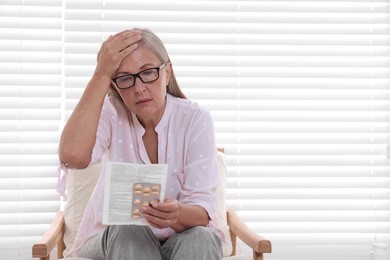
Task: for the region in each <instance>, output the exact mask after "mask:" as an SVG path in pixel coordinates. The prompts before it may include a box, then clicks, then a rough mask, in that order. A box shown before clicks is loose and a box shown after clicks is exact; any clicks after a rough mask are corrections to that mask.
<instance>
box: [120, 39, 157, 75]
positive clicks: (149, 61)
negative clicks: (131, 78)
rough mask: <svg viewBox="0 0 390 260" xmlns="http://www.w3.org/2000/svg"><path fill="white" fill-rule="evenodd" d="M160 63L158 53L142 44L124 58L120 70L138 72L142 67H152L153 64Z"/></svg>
mask: <svg viewBox="0 0 390 260" xmlns="http://www.w3.org/2000/svg"><path fill="white" fill-rule="evenodd" d="M159 63H160V61H159V59H158V58H157V56H156V54H154V52H153V51H151V50H149V49H148V48H146V47H144V46H142V45H141V46H139V47H138V48H137V49H135V50H134V51H133V52H132V53H130V54H129V55H127V57H126V58H124V59H123V61H122V62H121V64H120V66H119V69H118V72H122V71H126V72H133V73H136V72H138V71H140V70H142V69H145V68H147V67H150V66H151V65H152V66H159V65H160V64H159Z"/></svg>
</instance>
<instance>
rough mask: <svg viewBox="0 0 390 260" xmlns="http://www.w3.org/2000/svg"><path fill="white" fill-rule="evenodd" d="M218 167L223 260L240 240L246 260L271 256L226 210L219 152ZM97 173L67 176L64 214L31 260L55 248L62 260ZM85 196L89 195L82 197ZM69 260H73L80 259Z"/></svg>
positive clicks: (266, 242) (45, 259)
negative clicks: (246, 248)
mask: <svg viewBox="0 0 390 260" xmlns="http://www.w3.org/2000/svg"><path fill="white" fill-rule="evenodd" d="M218 165H219V169H220V174H221V180H222V181H221V183H220V185H219V186H220V187H218V189H217V193H218V204H219V205H218V208H219V209H218V211H219V215H220V218H222V220H223V221H224V222H225V223H226V224H227V225H226V228H225V230H223V231H225V237H226V238H227V239H226V240H227V241H226V242H225V244H224V255H225V258H224V259H229V258H234V256H235V255H236V253H237V238H239V239H240V240H241V241H242V242H244V243H245V244H246V245H248V246H249V247H250V248H251V249H252V251H253V256H251V257H250V258H249V259H255V260H263V259H264V256H263V254H264V253H271V242H270V241H269V240H267V239H265V238H263V237H261V236H260V235H258V234H257V233H255V232H254V231H253V230H251V229H249V227H248V226H247V225H246V224H245V223H244V222H243V221H242V220H241V219H240V218H239V216H238V215H237V214H236V212H235V211H234V210H232V209H226V205H225V185H226V182H225V181H226V164H225V159H224V155H223V153H221V152H218ZM99 173H100V165H97V166H93V167H90V168H87V169H84V170H75V171H70V172H69V176H68V181H67V187H68V195H67V196H68V198H67V199H68V201H67V206H66V209H65V211H64V212H62V211H59V212H58V213H57V215H56V216H55V218H54V220H53V221H52V223H51V226H50V227H49V229H48V230H47V231H46V232H45V234H44V235H43V237H42V238H41V240H40V241H38V242H37V243H35V244H34V245H33V247H32V256H33V258H39V259H41V260H49V259H50V253H51V252H52V251H53V249H55V248H56V247H57V258H58V259H61V258H62V257H63V252H64V250H65V249H66V248H69V247H70V246H71V244H72V243H73V240H74V237H75V235H76V233H77V229H78V225H79V224H80V221H81V218H82V214H83V211H84V208H85V206H86V203H87V200H88V198H89V195H90V194H91V193H92V190H93V187H94V185H91V182H92V184H96V181H97V177H98V176H99ZM93 182H94V183H93ZM91 187H92V188H91ZM80 193H82V195H80ZM86 194H88V195H87V196H85V195H86ZM75 209H76V211H75ZM74 212H76V213H75V214H74ZM69 213H70V214H69ZM217 215H218V212H217ZM220 220H221V219H220ZM72 259H74V260H76V259H81V258H72ZM240 259H241V258H240Z"/></svg>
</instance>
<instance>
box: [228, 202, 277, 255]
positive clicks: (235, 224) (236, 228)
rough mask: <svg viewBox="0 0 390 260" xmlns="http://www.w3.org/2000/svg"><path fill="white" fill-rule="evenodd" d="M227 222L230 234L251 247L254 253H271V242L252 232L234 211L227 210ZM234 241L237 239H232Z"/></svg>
mask: <svg viewBox="0 0 390 260" xmlns="http://www.w3.org/2000/svg"><path fill="white" fill-rule="evenodd" d="M227 222H228V225H229V228H230V232H231V233H233V235H235V236H237V237H239V238H240V239H241V241H242V242H244V243H245V244H247V245H248V246H249V247H251V248H252V249H253V251H254V252H256V253H260V254H262V253H271V251H272V246H271V242H270V241H269V240H267V239H265V238H263V237H261V236H260V235H258V234H257V233H256V232H254V231H253V230H251V229H250V228H249V227H248V226H247V225H246V224H245V223H244V222H243V221H242V220H241V219H240V217H239V216H238V215H237V213H236V212H235V211H234V210H232V209H228V210H227ZM232 239H235V238H234V237H232ZM233 253H235V252H233Z"/></svg>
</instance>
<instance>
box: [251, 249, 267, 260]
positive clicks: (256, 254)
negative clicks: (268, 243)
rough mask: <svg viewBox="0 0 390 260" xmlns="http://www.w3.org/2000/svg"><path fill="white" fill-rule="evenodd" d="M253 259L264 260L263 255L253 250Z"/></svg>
mask: <svg viewBox="0 0 390 260" xmlns="http://www.w3.org/2000/svg"><path fill="white" fill-rule="evenodd" d="M253 259H254V260H264V257H263V253H258V252H256V251H255V250H253Z"/></svg>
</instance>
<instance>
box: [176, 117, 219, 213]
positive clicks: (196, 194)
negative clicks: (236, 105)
mask: <svg viewBox="0 0 390 260" xmlns="http://www.w3.org/2000/svg"><path fill="white" fill-rule="evenodd" d="M189 131H190V132H189V136H188V137H189V138H188V149H187V155H186V162H185V167H184V170H183V174H184V176H183V177H184V182H183V188H182V190H181V191H180V194H179V201H181V202H182V203H185V204H190V205H199V206H202V207H203V208H204V209H205V210H206V211H207V212H208V214H209V217H210V219H211V220H213V219H214V218H215V210H216V201H217V199H216V195H215V191H216V188H217V184H218V177H219V175H218V166H217V164H216V152H217V150H216V149H217V148H216V145H215V137H214V124H213V121H212V118H211V115H210V113H209V112H208V111H206V110H200V111H199V113H196V114H195V116H194V118H193V120H192V125H191V127H190V129H189Z"/></svg>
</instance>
